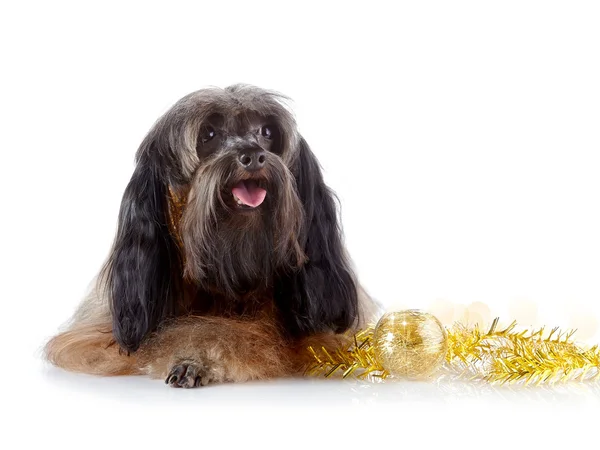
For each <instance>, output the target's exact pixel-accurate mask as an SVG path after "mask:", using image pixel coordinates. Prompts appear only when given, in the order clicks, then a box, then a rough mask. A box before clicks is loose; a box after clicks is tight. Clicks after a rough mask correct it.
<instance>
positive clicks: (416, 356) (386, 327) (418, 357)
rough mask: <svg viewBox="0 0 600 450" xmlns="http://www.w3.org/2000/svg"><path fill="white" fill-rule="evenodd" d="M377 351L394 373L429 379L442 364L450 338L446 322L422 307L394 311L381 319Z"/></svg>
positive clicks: (375, 337)
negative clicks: (441, 321) (443, 322)
mask: <svg viewBox="0 0 600 450" xmlns="http://www.w3.org/2000/svg"><path fill="white" fill-rule="evenodd" d="M373 350H374V353H375V357H376V358H377V361H378V362H379V363H380V364H381V365H382V367H383V368H384V369H385V370H387V371H388V372H389V373H390V374H391V375H395V376H398V377H406V378H425V377H427V376H428V375H430V374H431V373H433V372H434V371H435V370H436V369H437V368H439V367H440V366H441V365H442V363H443V361H444V358H445V356H446V351H447V350H448V338H447V335H446V330H445V329H444V327H443V325H442V324H441V323H440V321H439V320H438V319H436V318H435V317H434V316H432V315H431V314H428V313H425V312H422V311H418V310H407V311H401V312H392V313H387V314H384V315H383V317H381V319H379V322H377V325H376V326H375V330H374V333H373Z"/></svg>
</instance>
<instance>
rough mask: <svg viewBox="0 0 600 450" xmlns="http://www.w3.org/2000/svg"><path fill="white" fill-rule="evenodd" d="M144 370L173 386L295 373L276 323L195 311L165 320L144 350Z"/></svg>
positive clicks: (139, 354)
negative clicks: (194, 312) (195, 313)
mask: <svg viewBox="0 0 600 450" xmlns="http://www.w3.org/2000/svg"><path fill="white" fill-rule="evenodd" d="M138 358H139V361H140V364H141V366H142V370H143V371H144V372H145V373H147V374H149V375H150V376H152V377H154V378H163V379H165V382H166V383H167V384H169V385H171V386H173V387H184V388H191V387H198V386H205V385H207V384H209V383H222V382H232V381H233V382H242V381H248V380H260V379H268V378H275V377H282V376H287V375H290V374H291V373H292V366H291V364H290V360H289V359H290V358H289V351H288V349H287V347H286V345H285V344H284V342H283V340H282V339H281V337H280V336H279V334H278V332H277V329H276V327H275V325H274V324H272V323H269V322H266V321H258V320H257V321H240V320H233V319H227V318H222V317H203V316H189V317H185V318H178V319H174V320H172V321H170V322H168V323H166V324H164V325H163V326H162V327H161V328H160V329H159V330H158V331H157V332H155V333H154V334H153V335H151V336H150V337H149V339H147V340H146V341H145V342H144V343H143V344H142V346H141V347H140V349H139V351H138Z"/></svg>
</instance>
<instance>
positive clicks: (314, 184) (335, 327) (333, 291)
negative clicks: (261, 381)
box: [274, 138, 358, 337]
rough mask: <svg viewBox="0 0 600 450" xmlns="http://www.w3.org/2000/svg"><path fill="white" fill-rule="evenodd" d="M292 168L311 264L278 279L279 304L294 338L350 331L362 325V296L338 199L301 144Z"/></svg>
mask: <svg viewBox="0 0 600 450" xmlns="http://www.w3.org/2000/svg"><path fill="white" fill-rule="evenodd" d="M297 151H298V153H297V159H296V160H295V162H294V165H293V167H292V172H293V174H294V177H295V179H296V188H297V191H298V195H299V197H300V200H301V202H302V204H303V207H304V213H305V223H304V231H303V233H302V237H301V242H300V244H301V245H302V246H303V249H304V251H305V253H306V256H307V262H306V263H305V264H304V265H303V266H302V268H301V269H299V270H298V271H295V272H289V271H288V272H286V273H281V274H278V275H277V276H276V278H275V283H274V284H275V286H274V288H275V301H276V304H277V306H278V308H279V311H280V313H281V315H282V319H283V320H284V324H285V327H286V329H287V330H288V331H289V332H290V333H291V334H292V335H293V336H294V337H302V336H306V335H309V334H312V333H315V332H321V331H334V332H343V331H346V330H347V329H348V328H349V327H350V326H352V324H353V323H354V322H355V321H356V320H357V319H358V295H357V286H356V282H355V277H354V274H353V273H352V270H351V269H350V266H349V262H348V260H347V256H346V254H345V249H344V246H343V243H342V236H341V229H340V225H339V222H338V217H337V209H336V201H335V200H336V199H335V196H334V194H333V193H332V192H331V191H330V190H329V188H328V187H327V186H326V185H325V182H324V181H323V175H322V173H321V168H320V166H319V163H318V161H317V159H316V158H315V156H314V154H313V153H312V151H311V150H310V148H309V146H308V144H307V143H306V141H305V140H304V139H303V138H301V139H300V142H299V146H298V149H297Z"/></svg>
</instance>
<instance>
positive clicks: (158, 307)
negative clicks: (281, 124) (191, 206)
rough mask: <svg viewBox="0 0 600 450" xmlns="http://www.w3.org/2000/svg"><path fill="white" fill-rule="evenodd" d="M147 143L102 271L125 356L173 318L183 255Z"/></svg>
mask: <svg viewBox="0 0 600 450" xmlns="http://www.w3.org/2000/svg"><path fill="white" fill-rule="evenodd" d="M155 145H156V144H155V142H153V140H152V139H151V136H149V137H147V138H146V140H145V141H144V143H142V146H141V147H140V150H139V151H138V155H137V158H136V159H137V165H136V168H135V171H134V173H133V176H132V177H131V180H130V181H129V184H128V185H127V188H126V189H125V193H124V194H123V200H122V202H121V209H120V212H119V223H118V229H117V235H116V238H115V242H114V245H113V249H112V253H111V255H110V256H109V259H108V261H107V264H106V266H105V268H104V276H103V278H102V279H103V280H104V282H105V289H106V290H107V294H108V296H109V299H110V306H111V312H112V322H113V334H114V337H115V339H116V341H117V342H118V343H119V345H120V346H121V347H122V348H123V349H124V350H126V351H128V352H134V351H136V350H137V349H138V347H139V345H140V342H141V341H142V340H143V338H144V337H145V336H146V335H147V334H148V333H149V332H150V331H152V330H154V329H155V328H156V327H157V326H158V324H159V323H160V322H161V320H162V319H164V318H166V317H168V316H170V315H171V314H173V313H174V311H175V308H176V301H177V296H178V292H179V291H180V285H181V279H180V278H181V267H182V263H181V255H180V253H179V249H178V247H177V244H176V242H175V240H174V238H173V237H172V235H171V233H170V230H169V225H168V223H169V222H168V204H167V191H168V188H167V184H166V182H165V180H164V177H163V176H162V175H161V173H160V171H159V167H160V166H159V165H158V164H157V163H155V162H153V161H152V158H153V157H155V155H158V153H159V152H158V151H157V149H155V148H153V147H154V146H155Z"/></svg>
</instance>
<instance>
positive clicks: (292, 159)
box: [102, 85, 358, 351]
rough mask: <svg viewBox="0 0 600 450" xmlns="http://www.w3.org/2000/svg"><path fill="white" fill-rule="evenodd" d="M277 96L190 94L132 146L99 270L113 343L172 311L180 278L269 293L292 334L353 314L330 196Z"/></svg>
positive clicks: (133, 342) (244, 89) (133, 344)
mask: <svg viewBox="0 0 600 450" xmlns="http://www.w3.org/2000/svg"><path fill="white" fill-rule="evenodd" d="M285 100H286V99H285V97H283V96H281V95H279V94H276V93H273V92H270V91H265V90H262V89H258V88H256V87H252V86H247V85H235V86H231V87H229V88H226V89H205V90H201V91H198V92H194V93H192V94H190V95H188V96H186V97H184V98H183V99H181V100H180V101H179V102H177V103H176V104H175V105H174V106H173V107H172V108H171V109H170V110H169V111H168V112H167V113H166V114H165V115H164V116H163V117H161V118H160V119H159V120H158V121H157V123H156V124H155V125H154V127H153V128H152V130H150V132H149V133H148V135H147V136H146V138H145V139H144V141H143V142H142V144H141V146H140V148H139V150H138V152H137V155H136V169H135V171H134V174H133V176H132V179H131V181H130V183H129V185H128V186H127V188H126V190H125V193H124V196H123V201H122V204H121V211H120V216H119V226H118V231H117V236H116V239H115V244H114V248H113V251H112V253H111V256H110V258H109V260H108V262H107V264H106V266H105V269H104V276H103V277H102V280H103V282H104V283H105V284H106V288H107V292H108V295H109V297H110V302H111V308H112V314H113V333H114V335H115V338H116V340H117V341H118V342H119V344H120V345H121V346H122V347H123V348H124V349H126V350H128V351H135V350H136V349H137V348H138V346H139V344H140V342H141V341H142V339H143V338H144V337H145V336H146V335H147V334H148V333H149V332H150V331H152V330H153V329H155V328H156V326H157V325H158V324H159V323H160V322H161V320H163V319H164V318H166V317H169V316H171V315H175V314H177V313H178V312H177V308H178V304H179V303H180V302H181V297H182V295H183V293H182V290H183V287H184V285H186V284H188V285H189V284H190V283H191V284H193V285H196V286H198V287H199V288H202V289H205V290H209V291H211V292H218V293H220V294H221V295H220V298H226V299H231V300H239V299H240V298H243V297H244V296H245V295H247V294H248V293H249V292H258V293H259V294H261V295H270V296H272V297H273V299H274V301H275V304H276V306H277V310H278V314H279V319H280V320H281V323H282V324H283V327H284V329H285V330H286V331H287V332H288V333H289V334H290V335H292V336H303V335H307V334H310V333H314V332H317V331H326V330H333V331H338V332H339V331H343V330H345V329H347V328H348V327H349V326H350V325H351V324H352V323H353V322H354V321H355V320H356V319H357V309H358V308H357V288H356V284H355V280H354V276H353V274H352V271H351V270H350V268H349V265H348V261H347V259H346V256H345V254H344V248H343V244H342V240H341V236H340V229H339V225H338V219H337V211H336V205H335V201H334V197H333V195H332V193H331V192H330V191H329V189H328V188H327V186H326V185H325V184H324V182H323V177H322V174H321V170H320V167H319V164H318V162H317V160H316V159H315V157H314V155H313V153H312V152H311V150H310V148H309V147H308V145H307V143H306V142H305V140H304V139H303V138H302V137H301V136H300V134H299V133H298V131H297V129H296V124H295V121H294V118H293V116H292V115H291V113H290V111H289V110H288V108H287V107H286V105H285Z"/></svg>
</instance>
